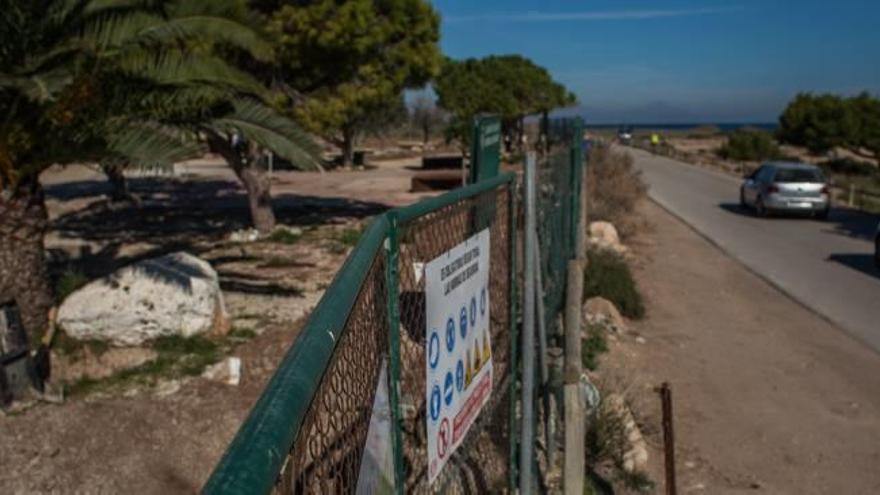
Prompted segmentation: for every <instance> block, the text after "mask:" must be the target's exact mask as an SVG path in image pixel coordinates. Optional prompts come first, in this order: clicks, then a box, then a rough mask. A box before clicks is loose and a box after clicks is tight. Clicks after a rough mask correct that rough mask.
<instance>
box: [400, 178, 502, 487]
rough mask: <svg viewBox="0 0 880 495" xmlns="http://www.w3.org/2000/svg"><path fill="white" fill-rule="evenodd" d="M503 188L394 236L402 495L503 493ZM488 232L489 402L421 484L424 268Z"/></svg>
mask: <svg viewBox="0 0 880 495" xmlns="http://www.w3.org/2000/svg"><path fill="white" fill-rule="evenodd" d="M510 194H511V185H510V183H505V184H502V185H501V186H499V187H498V188H495V189H492V190H489V191H486V192H484V193H481V194H478V195H476V196H473V197H470V198H467V199H463V200H460V201H458V202H455V203H453V204H451V205H448V206H445V207H442V208H439V209H437V210H434V211H431V212H430V213H428V214H425V215H422V216H420V217H417V218H415V219H414V220H411V221H409V222H406V223H401V225H400V231H399V248H400V249H399V264H398V266H399V273H400V279H399V303H400V304H399V308H400V327H399V332H400V361H401V366H400V369H401V371H400V404H401V411H402V415H401V416H402V417H401V430H402V444H403V449H402V450H403V452H402V455H403V465H404V473H403V481H404V491H405V492H406V493H435V492H436V493H463V492H468V493H489V492H498V491H500V490H501V488H502V487H506V486H507V469H508V455H507V451H508V448H509V440H508V435H509V431H508V430H509V416H508V414H509V405H508V402H507V401H508V400H509V396H510V394H509V386H508V385H507V383H508V382H507V380H508V368H507V365H508V362H509V356H508V354H509V352H508V351H509V347H510V341H509V338H510V332H509V328H510V327H509V304H510V300H509V299H510V297H509V284H510V277H509V269H510V243H509V235H510V232H509V225H510V218H509V215H510V213H511V212H510V211H509V206H508V197H509V195H510ZM484 228H488V229H489V231H490V266H491V268H490V272H489V303H490V315H491V320H490V332H491V334H490V335H491V343H492V359H493V366H494V369H493V384H492V392H491V398H490V400H489V402H488V403H487V405H486V406H485V408H484V409H483V410H482V412H481V413H480V415H479V416H478V418H477V420H476V421H475V422H474V424H473V426H472V427H471V429H470V432H469V433H468V434H467V436H466V437H465V439H464V441H463V443H462V445H461V446H460V447H459V448H458V450H456V452H455V453H454V454H453V455H452V457H451V458H450V460H449V462H448V464H447V465H446V467H445V468H444V469H443V471H442V472H441V474H440V476H439V478H438V479H436V480H435V481H434V483H433V484H432V485H429V484H428V465H427V461H428V455H427V438H426V435H427V424H426V419H427V414H426V407H425V406H426V404H425V402H426V401H425V381H426V377H425V364H424V363H425V347H426V342H425V341H426V338H425V279H424V277H421V276H420V274H419V270H420V267H421V266H422V265H421V264H423V263H426V262H428V261H430V260H432V259H434V258H436V257H438V256H440V255H441V254H442V253H444V252H446V251H448V250H450V249H451V248H453V247H454V246H456V245H458V244H460V243H462V242H464V241H465V240H466V239H468V238H470V237H471V236H473V235H474V234H476V233H477V232H479V231H481V230H483V229H484Z"/></svg>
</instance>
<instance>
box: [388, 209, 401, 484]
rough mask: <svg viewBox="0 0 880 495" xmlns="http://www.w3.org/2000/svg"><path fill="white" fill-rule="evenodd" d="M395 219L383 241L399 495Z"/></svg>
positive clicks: (390, 221) (390, 215) (391, 215)
mask: <svg viewBox="0 0 880 495" xmlns="http://www.w3.org/2000/svg"><path fill="white" fill-rule="evenodd" d="M397 232H398V218H397V213H396V212H394V211H391V212H389V213H388V236H387V237H386V239H385V292H386V298H387V311H388V360H389V368H390V369H389V373H388V380H389V383H388V385H389V387H388V391H389V392H390V401H391V446H392V452H393V454H394V490H395V492H396V493H398V494H399V495H403V492H404V486H403V485H404V479H403V444H402V439H401V431H400V428H401V425H400V309H399V308H398V306H397V285H398V281H399V274H398V268H397V264H398V251H399V245H398V238H397Z"/></svg>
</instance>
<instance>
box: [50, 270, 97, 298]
mask: <svg viewBox="0 0 880 495" xmlns="http://www.w3.org/2000/svg"><path fill="white" fill-rule="evenodd" d="M88 282H89V279H88V277H86V276H85V274H84V273H83V272H81V271H79V270H77V269H75V268H68V269H67V270H64V273H62V274H61V276H60V277H58V283H57V284H55V295H56V296H58V301H59V302H61V301H63V300H65V299H67V296H69V295H71V294H73V293H74V292H75V291H76V290H77V289H79V288H80V287H82V286H83V285H86V284H87V283H88Z"/></svg>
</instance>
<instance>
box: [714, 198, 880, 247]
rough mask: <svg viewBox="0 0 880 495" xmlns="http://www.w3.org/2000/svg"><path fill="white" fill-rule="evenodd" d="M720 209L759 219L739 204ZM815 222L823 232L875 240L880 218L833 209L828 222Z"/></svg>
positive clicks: (720, 206)
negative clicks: (821, 225)
mask: <svg viewBox="0 0 880 495" xmlns="http://www.w3.org/2000/svg"><path fill="white" fill-rule="evenodd" d="M718 207H719V208H721V209H722V210H724V211H726V212H728V213H733V214H735V215H742V216H746V217H753V218H756V219H757V217H755V213H754V211H753V210H752V209H751V208H744V207H742V206H740V205H739V203H721V204H719V205H718ZM773 218H791V219H810V218H813V217H811V216H810V215H808V214H800V215H798V214H784V215H782V214H774V215H773ZM815 220H817V221H821V222H823V223H824V224H825V225H826V228H824V229H823V232H828V233H832V234H837V235H842V236H845V237H853V238H857V239H868V240H873V239H874V233H875V232H876V231H877V222H878V220H880V218H878V217H877V216H876V215H872V214H870V213H865V212H862V211H858V210H853V209H849V208H832V209H831V213H830V214H829V215H828V218H827V219H826V220H818V219H815Z"/></svg>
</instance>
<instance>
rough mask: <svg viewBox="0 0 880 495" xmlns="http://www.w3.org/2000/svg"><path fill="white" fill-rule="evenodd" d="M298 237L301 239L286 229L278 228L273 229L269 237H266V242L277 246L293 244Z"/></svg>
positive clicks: (298, 235)
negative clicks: (275, 243) (277, 244)
mask: <svg viewBox="0 0 880 495" xmlns="http://www.w3.org/2000/svg"><path fill="white" fill-rule="evenodd" d="M300 237H302V236H301V235H300V234H296V233H294V232H291V231H290V230H288V229H285V228H278V229H275V230H274V231H273V232H272V233H271V234H269V236H268V237H266V240H268V241H270V242H277V243H279V244H295V243H296V242H297V241H298V240H299V238H300Z"/></svg>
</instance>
